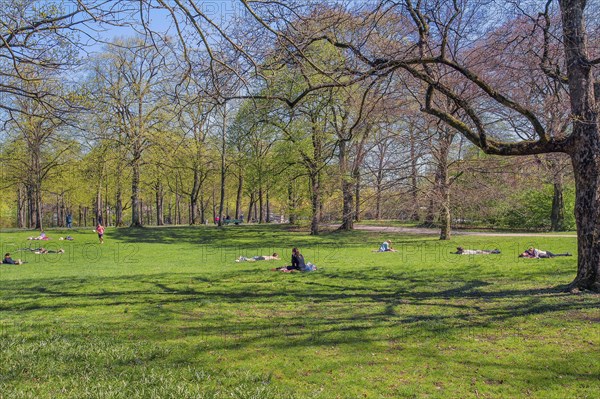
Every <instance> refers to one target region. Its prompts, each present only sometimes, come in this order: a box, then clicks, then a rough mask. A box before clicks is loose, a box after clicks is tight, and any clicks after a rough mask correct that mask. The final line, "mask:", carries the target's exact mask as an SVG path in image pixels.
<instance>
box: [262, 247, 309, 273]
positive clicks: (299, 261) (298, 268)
mask: <svg viewBox="0 0 600 399" xmlns="http://www.w3.org/2000/svg"><path fill="white" fill-rule="evenodd" d="M271 270H273V271H279V272H284V273H293V272H312V271H315V270H317V266H315V265H313V264H312V263H310V262H308V263H306V262H304V256H303V255H302V254H301V253H300V250H299V249H298V248H292V264H291V266H282V267H276V268H275V269H271Z"/></svg>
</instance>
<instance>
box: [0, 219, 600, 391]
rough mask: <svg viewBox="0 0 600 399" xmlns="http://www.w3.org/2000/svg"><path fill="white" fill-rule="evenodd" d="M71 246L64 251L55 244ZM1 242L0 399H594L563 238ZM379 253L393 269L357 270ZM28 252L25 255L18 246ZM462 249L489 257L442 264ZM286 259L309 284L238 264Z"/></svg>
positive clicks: (592, 368) (200, 231)
mask: <svg viewBox="0 0 600 399" xmlns="http://www.w3.org/2000/svg"><path fill="white" fill-rule="evenodd" d="M69 233H70V234H72V235H73V236H75V237H76V240H75V241H73V242H66V241H58V240H56V238H58V236H60V235H66V234H69ZM69 233H67V232H64V231H62V232H61V231H50V232H48V234H49V235H50V236H51V237H54V239H53V240H52V241H49V242H47V243H45V244H46V245H47V247H50V248H58V247H60V246H62V247H63V248H64V249H65V250H66V253H65V254H64V255H52V254H48V255H34V254H31V253H25V252H21V253H19V252H16V249H18V248H20V247H26V246H29V244H30V243H31V242H30V241H27V240H26V239H25V238H26V237H27V236H28V235H30V233H28V232H11V233H3V234H0V239H1V245H2V252H7V251H8V252H12V253H13V257H14V258H18V257H21V258H25V259H26V260H27V261H28V263H27V264H26V265H22V266H6V265H3V266H0V357H1V358H0V398H21V397H31V398H56V397H65V398H128V399H131V398H191V397H198V398H225V397H227V398H292V397H297V398H312V397H318V398H357V397H366V398H398V397H416V398H421V397H431V398H448V397H461V398H468V397H473V398H475V397H492V398H510V397H514V398H517V397H536V398H563V397H569V396H577V397H580V398H584V397H596V396H595V395H596V394H597V392H598V390H599V389H600V380H599V376H600V353H599V350H598V348H599V345H600V332H599V330H600V310H599V309H600V296H598V295H592V294H583V295H578V296H575V295H568V294H563V293H561V292H560V290H559V289H560V286H561V285H562V284H566V283H568V282H569V281H570V280H571V279H572V278H573V276H574V270H575V262H576V258H575V257H570V258H555V259H547V260H524V259H518V258H517V257H516V255H517V254H518V253H519V252H520V251H522V250H523V249H524V248H525V247H527V246H529V245H535V246H537V247H540V248H542V249H549V250H552V251H555V252H563V251H569V252H574V251H575V250H576V241H575V239H572V238H558V237H547V238H522V237H521V238H504V237H502V238H499V237H471V236H470V237H463V238H461V239H460V240H461V241H460V242H459V241H456V240H453V241H450V242H440V241H438V240H436V239H435V237H422V236H406V235H393V234H388V235H385V236H382V235H380V234H372V233H371V234H368V233H365V232H353V233H343V234H342V233H329V234H324V235H322V236H320V237H310V236H308V235H306V234H304V233H301V232H294V231H289V230H286V229H285V228H284V227H280V226H268V227H267V226H264V227H263V226H261V227H253V226H229V227H227V228H225V229H223V230H218V229H216V228H214V227H203V228H184V227H179V228H161V229H143V230H138V231H135V230H128V229H120V230H112V229H108V230H107V234H106V243H105V244H104V245H99V244H97V238H96V235H95V234H94V233H93V232H92V231H91V229H88V230H86V231H83V230H81V231H72V232H69ZM387 238H391V239H392V240H393V241H394V245H395V247H396V248H398V249H399V250H400V251H399V252H398V253H371V252H370V250H371V249H373V248H377V246H378V244H379V242H380V241H382V240H383V239H387ZM36 244H38V242H34V244H33V245H36ZM457 245H462V246H463V247H465V248H500V249H501V250H502V254H501V255H490V256H456V255H450V254H449V252H450V251H451V250H453V248H454V247H456V246H457ZM292 246H299V247H300V248H301V249H302V251H303V253H304V255H305V257H306V259H307V260H309V261H312V262H313V263H316V264H317V265H318V266H319V268H320V270H319V271H318V272H316V273H307V274H303V273H297V274H284V273H274V272H271V271H269V270H268V269H269V268H270V267H273V266H276V265H282V264H284V263H285V262H256V263H235V262H234V259H235V258H236V257H238V256H240V255H247V256H251V255H257V254H268V253H271V252H274V251H275V252H279V253H280V254H281V255H282V256H283V257H284V259H286V260H287V259H288V258H289V256H290V250H291V247H292Z"/></svg>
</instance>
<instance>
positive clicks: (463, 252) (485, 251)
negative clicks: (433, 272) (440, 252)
mask: <svg viewBox="0 0 600 399" xmlns="http://www.w3.org/2000/svg"><path fill="white" fill-rule="evenodd" d="M450 253H452V254H456V255H491V254H499V253H500V250H499V249H464V248H463V247H456V252H450Z"/></svg>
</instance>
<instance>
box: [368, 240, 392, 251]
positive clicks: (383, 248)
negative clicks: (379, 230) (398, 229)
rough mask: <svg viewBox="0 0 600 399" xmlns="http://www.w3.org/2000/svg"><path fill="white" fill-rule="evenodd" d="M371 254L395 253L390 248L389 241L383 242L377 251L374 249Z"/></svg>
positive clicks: (390, 243)
mask: <svg viewBox="0 0 600 399" xmlns="http://www.w3.org/2000/svg"><path fill="white" fill-rule="evenodd" d="M372 252H397V251H396V250H395V249H394V248H392V242H391V241H390V240H386V241H384V242H383V243H382V244H381V246H380V247H379V249H374V250H373V251H372Z"/></svg>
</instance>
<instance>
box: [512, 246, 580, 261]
mask: <svg viewBox="0 0 600 399" xmlns="http://www.w3.org/2000/svg"><path fill="white" fill-rule="evenodd" d="M556 256H572V255H571V254H570V253H568V252H566V253H564V254H555V253H552V252H550V251H542V250H540V249H537V248H534V247H529V248H528V249H527V250H526V251H525V252H523V253H522V254H521V255H519V258H530V259H540V258H554V257H556Z"/></svg>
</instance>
